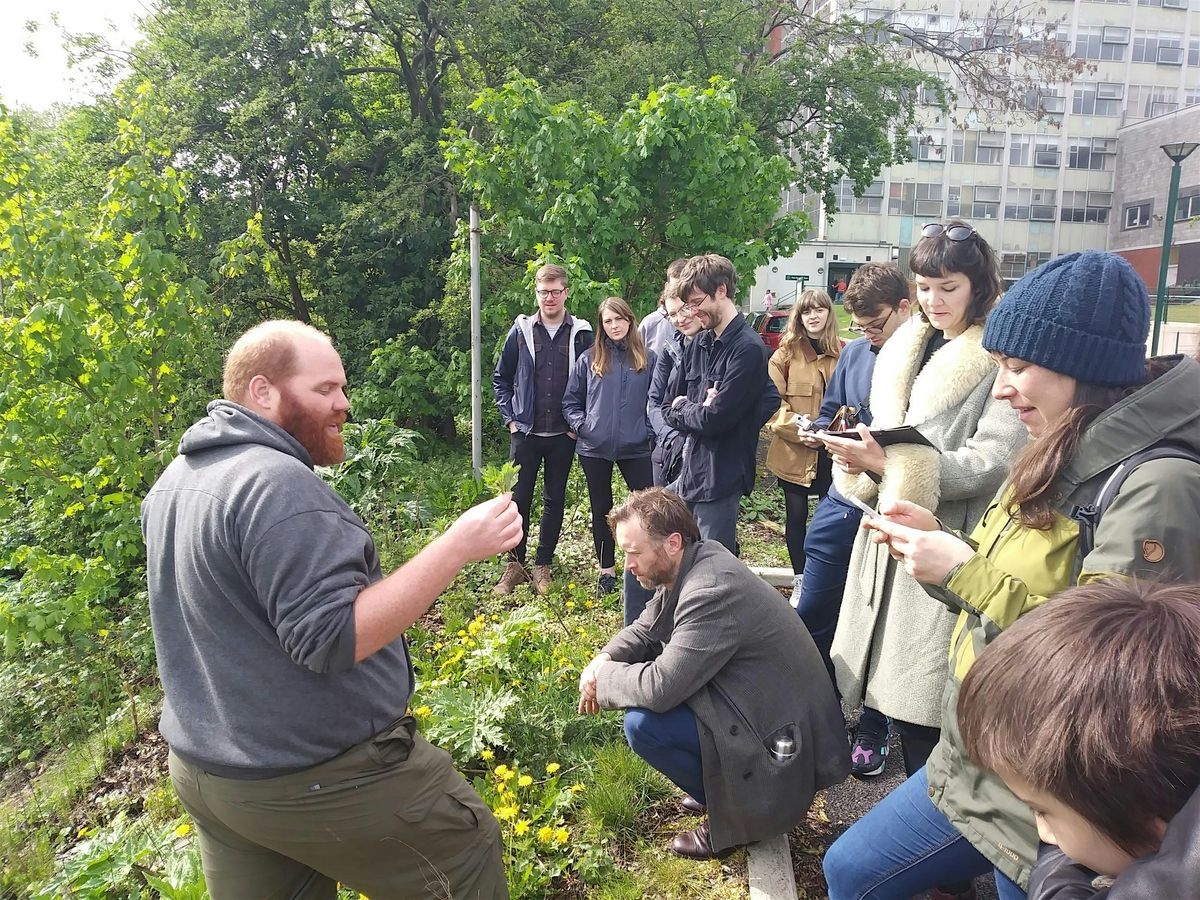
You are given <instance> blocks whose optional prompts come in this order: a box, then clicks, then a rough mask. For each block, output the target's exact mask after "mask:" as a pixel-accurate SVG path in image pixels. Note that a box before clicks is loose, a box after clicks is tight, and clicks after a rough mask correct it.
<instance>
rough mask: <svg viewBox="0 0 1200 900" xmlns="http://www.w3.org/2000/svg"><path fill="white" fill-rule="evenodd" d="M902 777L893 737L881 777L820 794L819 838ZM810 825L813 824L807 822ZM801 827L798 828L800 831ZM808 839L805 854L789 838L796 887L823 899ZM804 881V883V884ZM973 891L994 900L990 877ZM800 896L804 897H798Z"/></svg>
mask: <svg viewBox="0 0 1200 900" xmlns="http://www.w3.org/2000/svg"><path fill="white" fill-rule="evenodd" d="M850 718H851V720H855V721H856V720H857V718H858V714H857V712H855V713H851V714H850ZM904 777H905V776H904V757H903V755H902V753H901V750H900V741H899V739H898V738H897V737H895V736H894V735H893V736H892V740H891V744H890V749H889V752H888V755H887V761H886V764H885V766H884V770H883V774H882V775H878V776H876V777H875V778H871V779H868V780H866V781H859V780H858V779H856V778H847V779H846V780H845V781H844V782H842V783H841V784H839V785H836V786H834V787H832V788H829V789H828V790H826V791H823V792H822V794H821V797H822V798H823V800H824V807H823V812H824V814H825V816H827V817H828V819H829V826H827V827H826V828H824V829H821V831H822V832H824V834H821V835H820V837H821V838H824V837H826V835H828V836H829V837H831V838H836V836H837V835H838V834H840V833H841V832H843V831H845V830H846V828H848V827H850V825H852V824H853V823H854V822H856V821H857V820H858V819H860V818H862V816H864V815H866V813H867V812H868V811H869V810H870V809H871V808H872V807H873V806H875V804H876V803H878V802H879V801H880V800H882V799H883V798H884V797H885V796H886V795H887V794H888V793H889V792H890V791H891V790H892V789H893V788H896V787H898V786H899V785H900V783H901V782H902V781H904ZM811 824H814V823H811V821H810V825H811ZM804 827H805V826H801V828H802V829H803V828H804ZM798 831H799V830H798ZM808 837H809V838H810V840H809V841H807V844H808V846H809V849H808V850H807V851H805V850H803V849H801V848H802V846H803V845H804V843H805V842H804V841H797V839H796V838H797V835H796V834H794V835H793V840H792V847H793V854H794V855H795V856H796V857H797V858H796V860H795V863H796V873H797V885H798V886H799V887H801V888H804V889H805V890H806V891H807V895H808V896H809V897H817V896H823V895H824V893H823V892H824V888H825V885H824V881H823V879H820V876H819V874H814V866H813V864H812V863H813V854H812V843H813V842H812V841H811V838H812V837H815V835H813V834H812V830H811V829H810V831H809V834H808ZM822 843H823V841H822ZM818 880H820V883H819V884H818V883H814V882H816V881H818ZM805 881H807V882H808V883H807V884H805V883H804V882H805ZM975 889H976V891H977V893H978V900H997V895H996V884H995V882H994V881H993V880H992V877H991V876H990V875H986V876H982V877H980V878H977V879H975ZM801 896H802V897H803V896H805V895H804V894H801Z"/></svg>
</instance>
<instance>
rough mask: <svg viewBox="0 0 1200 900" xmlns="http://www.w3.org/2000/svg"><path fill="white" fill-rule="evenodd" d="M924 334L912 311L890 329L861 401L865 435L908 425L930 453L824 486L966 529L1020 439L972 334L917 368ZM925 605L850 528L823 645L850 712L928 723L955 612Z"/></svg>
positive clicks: (894, 452) (901, 452)
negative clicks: (910, 506)
mask: <svg viewBox="0 0 1200 900" xmlns="http://www.w3.org/2000/svg"><path fill="white" fill-rule="evenodd" d="M932 335H933V327H932V326H931V325H930V324H929V323H927V322H926V321H925V320H924V319H922V318H920V317H919V316H914V317H913V318H912V319H910V320H909V321H908V322H906V323H904V325H902V326H900V328H898V329H897V330H896V333H895V334H894V335H892V337H891V338H890V339H889V340H888V342H887V343H886V344H884V346H883V349H882V350H880V351H879V358H878V360H877V361H876V363H875V372H874V374H873V376H872V378H871V399H870V406H871V415H872V419H871V427H872V428H889V427H895V426H899V425H913V426H916V428H917V429H918V430H919V431H920V432H921V434H922V435H923V436H924V437H926V438H927V439H928V440H929V441H930V442H931V443H932V444H933V445H934V446H935V447H937V450H934V449H932V448H930V447H924V446H919V445H916V444H894V445H892V446H891V447H888V448H887V463H886V464H885V466H884V472H883V477H882V479H881V480H880V481H879V482H878V483H876V482H875V481H874V480H873V479H872V478H870V477H868V476H867V475H848V474H846V473H844V472H841V471H839V470H836V469H835V470H834V482H835V484H836V485H837V488H838V490H839V491H841V492H842V493H843V494H845V495H846V496H853V497H857V498H859V499H860V500H863V501H866V502H867V503H870V504H883V503H887V502H889V501H892V500H909V501H911V502H913V503H917V504H920V505H921V506H924V507H925V508H926V509H929V510H932V511H933V512H934V513H936V514H937V516H938V518H939V519H940V520H941V522H942V524H943V525H945V526H946V527H948V528H955V529H958V530H960V531H963V532H970V531H971V529H972V528H974V527H975V523H976V522H978V521H979V519H980V517H981V516H982V515H983V513H984V510H986V509H987V507H988V504H989V503H990V502H991V499H992V497H993V495H994V494H995V493H996V490H997V489H998V488H999V487H1000V485H1001V484H1002V483H1003V482H1004V479H1005V478H1006V477H1007V475H1008V469H1009V463H1010V462H1011V461H1012V458H1013V457H1014V456H1015V455H1016V454H1017V452H1018V451H1019V450H1020V449H1021V448H1022V447H1024V446H1025V443H1026V441H1027V440H1028V432H1027V431H1026V430H1025V426H1024V425H1022V424H1021V422H1020V420H1019V419H1018V418H1017V415H1016V412H1014V411H1013V409H1012V407H1011V406H1009V404H1008V401H1000V400H996V399H994V398H993V397H992V387H993V383H994V382H995V380H996V364H995V362H994V361H993V360H992V358H991V357H990V356H989V355H988V353H987V351H986V350H984V349H983V345H982V343H981V341H982V338H983V327H982V326H979V325H973V326H971V327H970V328H968V329H967V330H966V331H964V332H963V333H962V334H961V335H959V336H958V337H956V338H954V339H953V340H951V341H950V342H949V343H947V344H945V345H943V346H942V347H940V348H939V349H938V350H937V351H936V352H935V353H934V354H933V356H932V357H930V359H929V362H928V363H926V364H925V367H924V368H923V369H920V371H919V372H918V368H919V367H920V365H921V357H922V355H923V353H924V350H925V345H926V344H927V343H928V341H929V338H930V337H931V336H932ZM939 451H940V452H939ZM929 601H930V597H929V595H928V594H927V593H925V591H924V589H922V587H921V585H920V584H919V583H917V581H916V580H914V579H913V578H912V577H911V576H910V575H908V573H906V572H905V571H904V569H903V567H901V566H899V565H897V563H896V561H895V560H893V559H892V558H891V556H890V555H889V554H888V552H887V550H886V548H884V547H883V545H880V544H876V543H874V542H873V541H871V539H870V535H869V534H868V533H867V532H865V531H859V532H858V535H857V536H856V538H855V541H854V549H853V552H852V554H851V557H850V570H849V573H848V576H847V580H846V592H845V594H844V595H843V597H842V608H841V612H840V614H839V616H838V624H837V631H836V632H835V633H834V636H833V646H832V648H831V650H830V655H831V657H832V658H833V666H834V672H835V674H836V677H837V683H838V688H839V690H841V692H842V697H843V698H844V699H845V700H846V702H847V703H848V704H849V705H850V706H855V705H857V704H859V703H863V702H865V703H866V704H867V705H868V706H871V707H873V708H875V709H878V710H879V711H880V712H882V713H885V714H886V715H888V716H891V717H893V718H896V719H899V720H901V721H903V722H913V723H915V724H918V725H927V726H930V727H933V728H937V727H940V725H941V711H942V703H941V699H942V689H943V688H944V687H945V685H946V678H947V675H948V672H949V670H948V664H947V662H946V659H947V648H949V646H950V634H951V631H952V630H953V629H954V622H955V616H954V615H952V614H951V613H950V611H949V609H947V608H946V607H945V606H943V605H942V604H940V603H936V602H934V603H930V602H929Z"/></svg>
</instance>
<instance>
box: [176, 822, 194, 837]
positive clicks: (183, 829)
mask: <svg viewBox="0 0 1200 900" xmlns="http://www.w3.org/2000/svg"><path fill="white" fill-rule="evenodd" d="M191 832H192V826H191V825H189V824H188V823H187V822H184V823H183V824H182V825H180V826H179V827H178V828H176V829H175V837H185V836H187V835H189V834H191Z"/></svg>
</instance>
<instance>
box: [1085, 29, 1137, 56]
mask: <svg viewBox="0 0 1200 900" xmlns="http://www.w3.org/2000/svg"><path fill="white" fill-rule="evenodd" d="M1105 31H1106V29H1105V28H1103V27H1102V26H1095V27H1080V28H1079V29H1078V30H1077V31H1076V32H1075V55H1076V56H1078V57H1080V58H1081V59H1112V60H1120V61H1124V59H1125V45H1126V44H1128V43H1129V37H1128V35H1126V37H1125V40H1124V41H1120V42H1118V41H1108V42H1106V41H1105ZM1115 31H1118V32H1119V31H1120V29H1115ZM1118 36H1119V35H1118Z"/></svg>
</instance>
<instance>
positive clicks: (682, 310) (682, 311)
mask: <svg viewBox="0 0 1200 900" xmlns="http://www.w3.org/2000/svg"><path fill="white" fill-rule="evenodd" d="M691 318H692V311H691V310H690V309H688V308H687V307H686V306H681V307H679V309H677V310H675V312H673V313H671V312H669V313H667V321H668V322H670V323H671V324H672V325H678V324H679V323H680V322H687V321H689V320H690V319H691Z"/></svg>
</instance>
